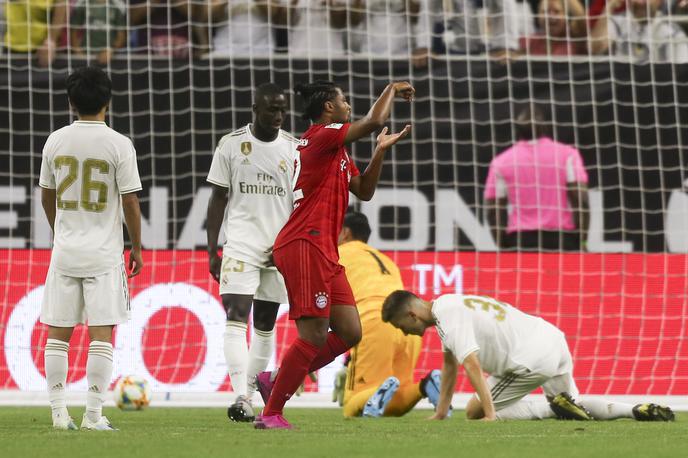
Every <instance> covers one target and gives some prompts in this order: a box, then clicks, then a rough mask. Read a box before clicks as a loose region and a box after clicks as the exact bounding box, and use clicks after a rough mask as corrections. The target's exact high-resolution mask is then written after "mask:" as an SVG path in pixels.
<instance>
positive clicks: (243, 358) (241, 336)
mask: <svg viewBox="0 0 688 458" xmlns="http://www.w3.org/2000/svg"><path fill="white" fill-rule="evenodd" d="M246 328H247V325H246V323H242V322H240V321H228V322H227V327H226V328H225V336H224V337H225V346H224V350H225V362H226V363H227V371H228V372H229V379H230V381H231V382H232V391H234V394H236V395H237V396H246V390H247V387H246V383H247V377H246V370H247V366H248V344H247V343H246Z"/></svg>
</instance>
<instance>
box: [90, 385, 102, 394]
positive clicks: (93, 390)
mask: <svg viewBox="0 0 688 458" xmlns="http://www.w3.org/2000/svg"><path fill="white" fill-rule="evenodd" d="M88 391H89V392H90V393H100V388H98V386H97V385H91V386H90V387H88Z"/></svg>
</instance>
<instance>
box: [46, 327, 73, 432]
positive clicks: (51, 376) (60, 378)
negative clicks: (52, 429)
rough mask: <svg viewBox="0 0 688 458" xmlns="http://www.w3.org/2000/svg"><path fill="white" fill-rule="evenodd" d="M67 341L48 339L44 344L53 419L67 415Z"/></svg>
mask: <svg viewBox="0 0 688 458" xmlns="http://www.w3.org/2000/svg"><path fill="white" fill-rule="evenodd" d="M68 352H69V342H63V341H62V340H57V339H48V342H46V344H45V378H46V381H47V382H48V383H47V384H48V399H49V400H50V408H51V409H52V412H53V419H57V418H64V417H68V416H69V413H68V412H67V399H66V388H67V371H68V370H69V357H68Z"/></svg>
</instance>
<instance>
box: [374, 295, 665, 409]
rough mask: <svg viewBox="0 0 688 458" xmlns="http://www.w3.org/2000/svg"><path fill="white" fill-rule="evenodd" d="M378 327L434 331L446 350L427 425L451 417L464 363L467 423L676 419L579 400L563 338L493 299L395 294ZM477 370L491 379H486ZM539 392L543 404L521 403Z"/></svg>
mask: <svg viewBox="0 0 688 458" xmlns="http://www.w3.org/2000/svg"><path fill="white" fill-rule="evenodd" d="M382 321H385V322H388V323H391V324H392V325H393V326H395V327H397V328H399V329H401V330H402V331H403V332H404V333H406V334H415V335H419V336H422V335H423V334H424V333H425V330H426V329H428V328H429V327H432V326H435V328H436V329H437V333H438V334H439V336H440V339H441V340H442V344H443V347H444V365H443V367H442V379H441V388H440V399H439V402H438V405H437V409H436V411H435V415H434V416H433V417H432V418H433V419H437V420H441V419H443V418H445V417H446V416H447V414H448V412H449V404H450V402H451V399H452V395H453V394H454V387H455V385H456V375H457V366H458V364H462V365H463V366H464V370H465V371H466V375H467V376H468V379H469V380H470V382H471V385H472V386H473V388H474V389H475V391H476V395H475V396H473V398H472V399H471V400H470V401H469V402H468V405H467V406H466V416H467V417H468V418H469V419H472V420H485V421H490V420H496V419H499V420H531V419H544V418H561V419H571V420H593V419H594V420H612V419H616V418H635V419H636V420H639V421H671V420H673V419H674V413H673V412H672V411H671V409H670V408H669V407H663V406H659V405H657V404H638V405H635V406H633V405H631V404H623V403H615V402H608V401H604V400H599V399H589V398H586V399H582V400H580V401H581V402H578V401H577V398H578V388H576V382H575V381H574V380H573V375H572V374H573V361H572V359H571V353H570V352H569V347H568V345H567V343H566V338H565V337H564V333H562V332H561V331H560V330H559V329H558V328H556V327H555V326H554V325H552V324H550V323H548V322H547V321H545V320H543V319H542V318H538V317H535V316H532V315H528V314H526V313H523V312H521V311H520V310H518V309H516V308H514V307H512V306H511V305H509V304H506V303H504V302H500V301H498V300H495V299H492V298H489V297H483V296H472V295H460V294H447V295H444V296H441V297H439V298H437V299H435V300H434V301H432V302H427V301H424V300H422V299H420V298H419V297H418V296H416V295H415V294H413V293H410V292H408V291H401V290H400V291H395V292H393V293H392V294H390V295H389V296H388V297H387V299H385V302H384V304H383V306H382ZM483 372H486V373H487V374H489V377H488V378H487V380H485V378H484V377H483ZM538 387H542V390H543V391H544V393H545V396H546V397H547V401H525V400H523V397H524V396H525V395H527V394H529V393H530V392H531V391H533V390H535V389H536V388H538Z"/></svg>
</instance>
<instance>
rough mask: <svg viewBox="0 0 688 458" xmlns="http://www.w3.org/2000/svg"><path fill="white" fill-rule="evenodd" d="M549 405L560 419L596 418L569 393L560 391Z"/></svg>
mask: <svg viewBox="0 0 688 458" xmlns="http://www.w3.org/2000/svg"><path fill="white" fill-rule="evenodd" d="M549 407H550V409H552V411H553V412H554V413H555V414H556V415H557V418H559V419H560V420H578V421H590V420H594V418H593V417H592V415H591V414H590V412H588V410H587V409H586V408H585V407H583V406H582V405H581V404H578V403H577V402H576V401H574V400H573V398H572V397H571V395H570V394H568V393H559V394H558V395H556V396H554V399H552V400H551V401H550V403H549Z"/></svg>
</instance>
